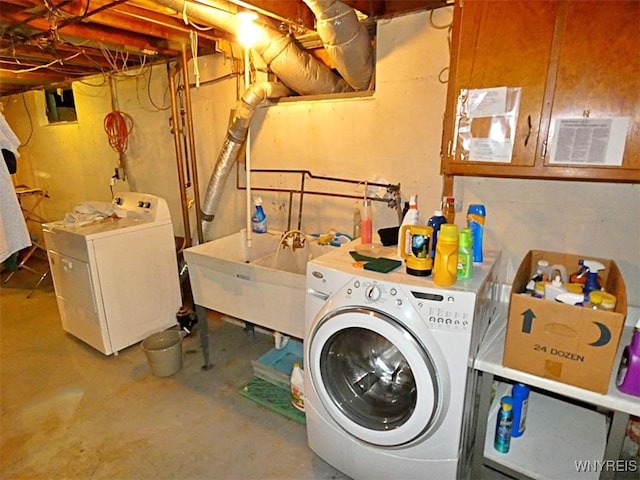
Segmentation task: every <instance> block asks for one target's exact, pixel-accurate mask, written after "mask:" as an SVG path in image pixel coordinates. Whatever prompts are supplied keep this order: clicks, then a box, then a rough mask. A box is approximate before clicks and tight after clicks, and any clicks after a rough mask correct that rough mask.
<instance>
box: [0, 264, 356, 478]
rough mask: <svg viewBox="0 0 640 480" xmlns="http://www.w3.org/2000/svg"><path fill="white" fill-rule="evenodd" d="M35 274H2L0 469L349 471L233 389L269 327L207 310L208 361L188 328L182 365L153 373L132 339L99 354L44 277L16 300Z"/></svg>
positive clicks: (5, 473) (27, 474) (95, 474)
mask: <svg viewBox="0 0 640 480" xmlns="http://www.w3.org/2000/svg"><path fill="white" fill-rule="evenodd" d="M30 264H31V263H30ZM31 265H36V264H31ZM40 267H42V268H46V263H45V262H42V265H38V266H37V268H40ZM7 275H8V272H6V271H5V272H2V275H1V277H0V278H1V280H2V282H4V279H5V278H6V277H7ZM36 280H37V277H36V276H35V275H33V274H32V273H30V272H28V271H24V270H22V271H19V272H18V273H16V275H14V276H13V278H12V279H11V280H10V281H9V282H8V284H6V285H5V284H4V283H1V284H0V285H1V287H2V288H1V289H0V394H1V397H0V407H1V423H0V432H1V435H0V478H2V479H17V478H30V479H45V478H46V479H51V478H61V479H87V478H104V479H123V480H124V479H200V478H202V479H252V478H255V479H270V478H271V479H346V478H347V477H346V476H345V475H343V474H342V473H340V472H339V471H337V470H336V469H334V468H333V467H331V466H330V465H328V464H327V463H325V462H324V461H322V460H321V459H320V458H319V457H317V456H316V455H315V454H313V452H311V450H309V448H308V447H307V440H306V430H305V427H304V426H302V425H300V424H298V423H296V422H294V421H292V420H289V419H287V418H285V417H283V416H281V415H279V414H277V413H273V412H271V411H269V410H267V409H266V408H264V407H261V406H259V405H257V404H255V403H254V402H252V401H251V400H249V399H247V398H244V397H242V396H240V395H239V394H238V389H239V388H241V387H242V386H243V385H244V384H246V383H247V382H248V381H249V380H251V378H252V376H253V371H252V367H251V363H250V362H251V360H255V359H257V358H258V357H259V356H260V355H262V354H263V353H265V352H267V351H268V350H270V349H271V348H272V347H273V340H272V337H270V336H267V335H263V334H260V333H256V334H255V337H254V338H252V337H250V336H249V335H248V334H246V333H245V331H244V329H243V328H241V327H238V326H236V325H232V324H229V323H227V322H224V321H221V320H220V319H219V318H217V317H216V316H215V315H211V317H210V318H209V325H208V327H209V331H210V333H209V335H210V342H211V360H212V363H213V368H212V369H211V370H209V371H203V370H202V369H201V366H202V365H203V359H202V353H201V349H200V345H199V339H198V337H197V335H193V336H190V337H187V338H186V339H185V341H184V343H183V356H184V365H183V368H182V370H181V371H180V372H178V373H177V374H176V375H174V376H172V377H167V378H160V377H156V376H154V375H153V374H152V373H151V372H150V369H149V366H148V363H147V360H146V357H145V355H144V352H143V351H142V350H141V349H140V346H139V344H137V345H134V346H132V347H129V348H127V349H125V350H123V351H121V352H120V353H119V355H117V356H108V357H107V356H105V355H103V354H101V353H100V352H98V351H97V350H94V349H93V348H91V347H89V346H88V345H86V344H84V343H83V342H81V341H80V340H77V339H76V338H75V337H73V336H71V335H69V334H67V333H66V332H64V331H63V330H62V326H61V324H60V317H59V314H58V309H57V305H56V300H55V294H54V292H53V286H52V282H51V280H50V279H47V280H45V282H44V283H43V284H42V285H41V286H40V288H39V289H38V290H36V292H35V293H34V294H33V295H32V297H31V298H29V299H27V298H26V295H27V293H28V292H29V290H30V289H31V287H32V286H33V284H34V283H35V281H36ZM132 301H135V299H132Z"/></svg>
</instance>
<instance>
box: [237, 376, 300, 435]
mask: <svg viewBox="0 0 640 480" xmlns="http://www.w3.org/2000/svg"><path fill="white" fill-rule="evenodd" d="M239 393H240V395H242V396H243V397H247V398H248V399H249V400H253V401H254V402H256V403H258V404H260V405H262V406H264V407H267V408H268V409H269V410H272V411H274V412H276V413H279V414H280V415H284V416H285V417H287V418H288V419H289V420H293V421H294V422H298V423H300V424H302V425H306V423H307V421H306V418H305V415H304V413H303V412H301V411H300V410H298V409H297V408H296V407H294V406H293V405H291V392H290V391H289V390H285V389H284V388H280V387H278V386H276V385H274V384H273V383H269V382H267V381H265V380H263V379H261V378H257V377H254V378H253V380H251V381H250V382H249V383H247V384H246V385H245V386H244V387H242V388H241V389H240V390H239Z"/></svg>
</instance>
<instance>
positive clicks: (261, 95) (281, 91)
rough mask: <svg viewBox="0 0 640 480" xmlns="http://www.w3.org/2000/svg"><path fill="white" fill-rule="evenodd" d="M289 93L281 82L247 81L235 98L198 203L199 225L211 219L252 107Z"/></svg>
mask: <svg viewBox="0 0 640 480" xmlns="http://www.w3.org/2000/svg"><path fill="white" fill-rule="evenodd" d="M290 94H291V91H290V90H289V89H288V88H287V87H286V86H285V85H283V84H282V83H275V82H262V83H254V84H253V85H251V86H250V87H249V89H248V90H247V91H245V93H244V95H243V96H242V98H241V99H240V100H238V103H237V104H236V108H235V113H234V116H233V119H232V120H231V123H230V124H229V128H228V130H227V136H226V137H225V139H224V143H223V145H222V150H221V151H220V154H219V155H218V160H217V161H216V166H215V168H214V171H213V173H212V174H211V178H210V179H209V185H208V186H207V191H206V194H205V199H204V202H203V204H202V225H203V227H205V226H206V225H207V223H208V222H211V221H212V220H213V218H214V216H215V213H216V210H217V209H218V204H219V203H220V198H221V197H222V190H223V187H224V184H225V182H226V180H227V177H228V176H229V173H230V172H231V168H232V167H233V164H234V162H235V161H236V158H237V157H238V154H239V153H240V149H241V148H242V144H243V143H244V141H245V139H246V138H247V131H248V130H249V124H250V123H251V119H252V118H253V114H254V113H255V110H256V108H257V107H258V105H260V104H261V103H262V102H264V101H266V100H267V99H270V98H280V97H286V96H288V95H290Z"/></svg>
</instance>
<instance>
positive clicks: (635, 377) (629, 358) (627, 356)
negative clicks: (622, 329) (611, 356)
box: [616, 322, 640, 397]
mask: <svg viewBox="0 0 640 480" xmlns="http://www.w3.org/2000/svg"><path fill="white" fill-rule="evenodd" d="M616 383H617V385H618V390H620V391H621V392H624V393H627V394H629V395H635V396H636V397H640V322H638V324H637V325H636V328H635V330H634V331H633V338H632V339H631V343H630V344H629V345H627V346H626V347H625V348H624V351H623V353H622V363H621V364H620V370H618V379H617V382H616Z"/></svg>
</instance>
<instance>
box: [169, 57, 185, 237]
mask: <svg viewBox="0 0 640 480" xmlns="http://www.w3.org/2000/svg"><path fill="white" fill-rule="evenodd" d="M178 65H179V64H177V63H176V64H174V66H172V67H170V66H169V64H167V77H168V79H169V91H170V92H171V118H172V123H173V132H172V133H173V146H174V148H175V151H176V164H177V167H178V184H179V187H180V205H181V206H182V224H183V226H184V244H183V245H184V246H186V247H190V246H191V228H190V226H189V207H188V204H187V191H186V188H185V186H184V157H183V156H182V147H181V145H180V116H179V114H178V100H177V98H176V81H175V76H176V75H177V74H178V71H179V70H180V69H179V68H178Z"/></svg>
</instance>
